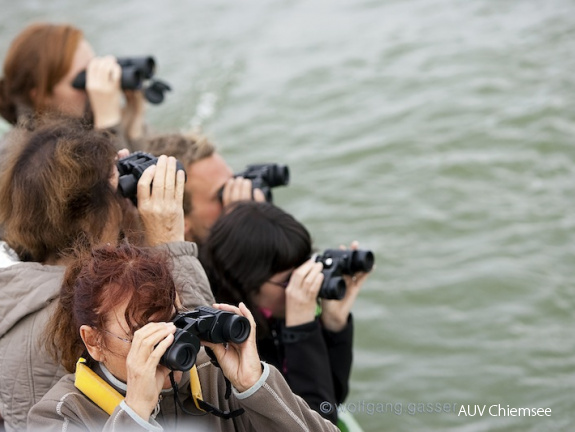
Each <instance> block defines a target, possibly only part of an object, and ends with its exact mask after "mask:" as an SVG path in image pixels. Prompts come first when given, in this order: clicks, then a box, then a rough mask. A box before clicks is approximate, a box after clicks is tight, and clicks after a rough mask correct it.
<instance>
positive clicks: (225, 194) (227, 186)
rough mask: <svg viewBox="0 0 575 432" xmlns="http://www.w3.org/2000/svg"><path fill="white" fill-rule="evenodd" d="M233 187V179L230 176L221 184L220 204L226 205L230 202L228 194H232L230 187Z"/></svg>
mask: <svg viewBox="0 0 575 432" xmlns="http://www.w3.org/2000/svg"><path fill="white" fill-rule="evenodd" d="M233 187H234V179H233V178H230V179H228V180H227V181H226V182H225V183H224V185H223V188H224V189H223V191H222V204H223V205H226V204H229V203H230V196H231V194H232V189H233Z"/></svg>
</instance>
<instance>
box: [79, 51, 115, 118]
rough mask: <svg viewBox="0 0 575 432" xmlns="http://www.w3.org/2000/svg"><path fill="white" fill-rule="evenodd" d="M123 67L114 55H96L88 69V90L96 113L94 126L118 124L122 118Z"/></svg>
mask: <svg viewBox="0 0 575 432" xmlns="http://www.w3.org/2000/svg"><path fill="white" fill-rule="evenodd" d="M121 78H122V68H121V67H120V65H119V64H118V62H117V61H116V58H115V57H113V56H106V57H95V58H93V59H92V60H91V61H90V63H89V64H88V68H87V70H86V92H87V93H88V98H89V99H90V106H91V108H92V113H93V114H94V128H95V129H106V128H109V127H112V126H116V125H118V124H119V123H120V120H121V118H122V89H121V88H120V81H121Z"/></svg>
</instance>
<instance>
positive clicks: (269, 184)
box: [218, 163, 289, 203]
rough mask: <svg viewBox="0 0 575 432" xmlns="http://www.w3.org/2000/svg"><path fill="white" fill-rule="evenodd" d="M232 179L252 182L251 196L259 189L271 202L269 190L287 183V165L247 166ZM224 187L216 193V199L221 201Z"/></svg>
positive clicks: (271, 197)
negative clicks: (238, 178) (240, 178)
mask: <svg viewBox="0 0 575 432" xmlns="http://www.w3.org/2000/svg"><path fill="white" fill-rule="evenodd" d="M234 177H243V178H245V179H249V180H251V181H252V194H253V190H254V189H261V191H262V192H263V193H264V196H265V198H266V201H267V202H270V203H271V202H273V196H272V191H271V188H273V187H276V186H285V185H287V184H288V183H289V168H288V166H287V165H279V164H275V163H269V164H254V165H248V166H247V167H246V169H245V170H244V171H242V172H238V173H235V174H234ZM223 192H224V187H223V186H222V187H221V188H220V190H219V191H218V197H219V198H220V201H222V196H223Z"/></svg>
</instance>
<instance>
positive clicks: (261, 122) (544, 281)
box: [0, 0, 575, 431]
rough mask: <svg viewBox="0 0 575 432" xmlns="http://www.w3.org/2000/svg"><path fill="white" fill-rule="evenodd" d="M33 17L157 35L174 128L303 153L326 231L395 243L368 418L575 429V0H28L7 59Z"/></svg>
mask: <svg viewBox="0 0 575 432" xmlns="http://www.w3.org/2000/svg"><path fill="white" fill-rule="evenodd" d="M33 19H49V20H57V21H62V20H67V21H71V22H73V23H75V24H77V25H79V26H80V27H82V28H83V29H84V30H85V33H86V35H87V38H88V39H89V40H90V41H91V43H92V44H93V45H94V46H95V48H96V50H97V51H98V52H99V53H102V54H107V53H112V54H116V55H127V54H145V53H150V54H154V55H155V56H156V59H157V60H158V63H159V72H158V76H159V77H161V78H164V79H165V80H166V81H168V82H170V83H171V84H172V85H173V87H174V91H173V92H172V93H171V94H170V95H169V96H168V98H167V101H166V102H165V103H164V104H163V105H162V106H159V107H151V108H150V110H149V116H148V117H149V119H150V123H151V124H152V125H153V126H154V127H155V128H156V129H157V130H171V129H186V128H188V127H192V126H201V127H203V129H204V131H205V132H207V133H208V134H209V135H211V136H212V138H213V139H214V140H215V141H216V142H217V144H218V146H219V148H220V150H221V152H222V153H223V154H224V156H225V157H226V158H227V159H228V161H229V162H230V164H231V165H232V166H233V167H234V168H235V169H237V170H239V169H241V168H243V167H244V165H246V164H247V163H252V162H262V161H276V162H283V163H287V164H289V166H290V168H291V171H292V184H291V185H290V186H289V187H288V188H285V189H283V190H279V189H278V190H277V191H276V192H275V197H276V202H277V203H278V204H279V205H281V206H282V207H284V208H285V209H287V210H288V211H290V212H291V213H293V214H294V215H295V216H296V217H297V218H298V219H300V220H301V221H303V222H304V223H305V224H306V226H307V227H308V228H309V229H310V231H311V232H312V233H313V236H314V238H315V241H316V245H317V246H318V247H319V248H326V247H333V246H336V245H338V244H340V243H348V242H350V241H351V240H353V239H357V240H359V241H360V243H361V245H362V246H363V247H366V248H370V249H373V250H374V251H375V253H376V260H377V269H376V271H375V273H374V274H373V276H372V277H371V279H370V280H369V282H368V283H367V285H366V287H365V290H364V292H363V293H362V295H361V297H360V298H359V300H358V301H357V303H356V307H355V309H354V312H355V320H356V321H355V322H356V341H355V347H356V350H355V362H354V372H353V375H352V390H351V394H350V395H349V397H348V401H347V402H348V403H349V404H350V405H348V408H349V409H350V410H352V411H353V410H354V411H356V414H355V417H356V418H357V419H358V421H359V423H360V424H361V425H362V426H363V427H364V428H365V430H369V431H379V430H394V431H427V430H463V431H486V430H496V431H500V430H501V431H503V430H505V431H541V430H569V429H570V425H571V423H573V421H574V420H575V415H574V414H573V413H574V412H575V396H574V391H573V389H574V388H575V355H574V354H575V340H574V338H573V309H574V307H575V292H574V284H573V282H572V280H573V279H574V277H575V269H574V266H573V263H574V259H573V258H574V251H575V246H573V245H574V243H575V216H573V211H572V209H573V206H574V200H573V195H574V187H573V183H574V179H575V168H574V167H575V151H574V142H575V139H574V137H575V44H574V40H575V4H574V3H573V2H571V1H569V0H551V1H547V2H541V1H533V0H532V1H527V0H526V1H521V2H518V1H509V0H500V1H486V0H483V1H468V2H462V1H456V0H405V1H392V0H388V1H385V0H372V1H367V0H366V1H354V2H351V1H347V2H346V1H341V0H339V1H334V0H331V1H327V0H324V1H313V0H312V1H295V0H292V1H289V0H285V1H278V2H259V1H254V0H245V1H242V2H232V1H206V0H204V1H194V2H187V3H186V4H184V2H178V1H175V0H171V1H165V2H162V3H161V4H160V2H151V1H138V2H136V1H125V2H112V1H110V0H106V1H100V2H94V3H87V2H77V1H65V0H52V1H51V2H41V1H29V0H21V1H20V2H18V3H16V2H14V3H10V6H7V7H5V8H3V19H2V23H0V54H1V55H2V58H3V57H4V53H5V51H6V48H7V46H8V43H9V41H10V40H11V38H12V37H13V36H14V35H15V34H16V33H17V31H19V29H20V28H21V27H22V26H23V25H24V24H25V23H27V22H29V21H31V20H33ZM420 403H424V404H433V409H434V410H435V408H436V404H451V407H450V411H452V412H443V411H445V409H444V408H445V407H444V406H443V405H441V410H440V411H442V412H439V413H437V412H433V413H419V412H417V409H420V408H422V407H421V406H420V405H410V404H420ZM378 404H380V405H378ZM386 404H394V407H395V410H391V409H390V408H391V406H390V405H386ZM453 404H455V407H456V411H457V413H458V412H459V410H460V407H461V405H464V406H467V405H471V406H472V407H473V406H474V405H480V406H483V405H484V404H486V405H487V407H489V406H490V405H493V404H500V405H501V406H502V407H506V406H507V405H509V406H510V407H530V408H539V407H542V408H551V409H552V415H551V417H539V418H533V417H521V418H519V417H502V416H501V417H495V416H490V415H488V414H487V413H485V414H484V415H483V416H479V415H477V416H475V417H463V416H458V415H457V413H453ZM398 408H401V413H399V410H398ZM424 408H427V405H426V406H425V407H424ZM377 411H387V412H377ZM493 412H495V411H493Z"/></svg>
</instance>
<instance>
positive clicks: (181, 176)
mask: <svg viewBox="0 0 575 432" xmlns="http://www.w3.org/2000/svg"><path fill="white" fill-rule="evenodd" d="M185 190H186V174H185V173H184V171H183V170H178V172H177V173H176V201H177V202H178V203H181V204H182V205H183V203H184V192H185Z"/></svg>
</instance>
